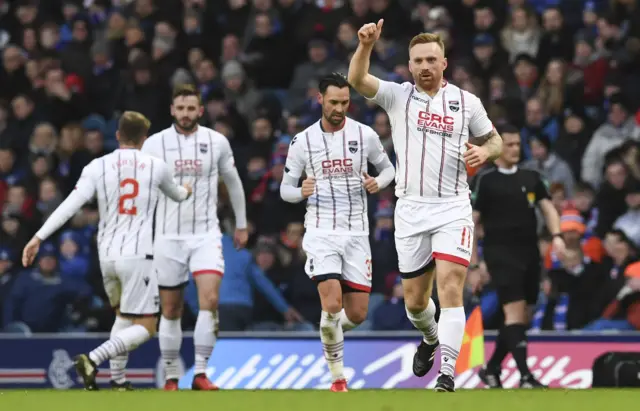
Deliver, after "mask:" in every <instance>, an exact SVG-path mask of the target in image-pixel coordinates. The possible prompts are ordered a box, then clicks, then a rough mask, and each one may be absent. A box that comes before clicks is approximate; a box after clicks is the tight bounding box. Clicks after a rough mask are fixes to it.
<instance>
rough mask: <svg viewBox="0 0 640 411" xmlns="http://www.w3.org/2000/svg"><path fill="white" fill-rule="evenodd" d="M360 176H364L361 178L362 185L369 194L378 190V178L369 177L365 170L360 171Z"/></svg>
mask: <svg viewBox="0 0 640 411" xmlns="http://www.w3.org/2000/svg"><path fill="white" fill-rule="evenodd" d="M362 177H364V180H362V185H363V186H364V188H365V189H366V190H367V191H368V192H369V194H375V193H377V192H378V191H380V187H378V180H376V179H375V178H373V177H371V176H370V175H369V174H367V172H366V171H365V172H363V173H362Z"/></svg>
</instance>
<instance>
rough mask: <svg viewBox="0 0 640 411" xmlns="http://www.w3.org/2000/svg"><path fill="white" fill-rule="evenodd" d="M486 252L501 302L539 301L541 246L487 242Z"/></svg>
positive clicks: (490, 271) (529, 302) (487, 261)
mask: <svg viewBox="0 0 640 411" xmlns="http://www.w3.org/2000/svg"><path fill="white" fill-rule="evenodd" d="M483 254H484V261H485V263H486V264H487V270H488V271H489V274H490V275H491V282H492V283H493V285H494V286H495V288H496V291H497V293H498V300H499V301H500V304H502V305H505V304H508V303H513V302H516V301H522V300H524V301H526V302H527V304H529V305H531V304H535V303H536V301H537V300H538V293H539V292H540V271H541V266H540V252H539V251H538V247H522V246H516V247H509V246H486V247H485V248H484V251H483Z"/></svg>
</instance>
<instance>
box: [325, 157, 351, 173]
mask: <svg viewBox="0 0 640 411" xmlns="http://www.w3.org/2000/svg"><path fill="white" fill-rule="evenodd" d="M352 173H353V160H352V159H350V158H342V159H335V160H324V161H323V162H322V175H323V176H325V177H331V178H335V177H347V176H350V175H351V174H352Z"/></svg>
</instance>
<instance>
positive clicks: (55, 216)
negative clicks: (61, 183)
mask: <svg viewBox="0 0 640 411" xmlns="http://www.w3.org/2000/svg"><path fill="white" fill-rule="evenodd" d="M96 161H97V160H94V161H92V162H91V163H89V164H88V165H87V166H86V167H85V168H84V169H83V170H82V174H81V175H80V179H78V182H77V183H76V186H75V188H74V189H73V191H72V192H71V194H69V196H68V197H67V198H66V199H65V200H64V201H63V202H62V204H60V205H59V206H58V208H56V210H55V211H54V212H53V213H51V215H50V216H49V218H48V219H47V221H45V223H44V224H43V225H42V227H41V228H40V230H38V232H37V233H36V237H38V238H39V239H40V240H43V241H44V240H46V239H47V238H49V237H50V236H51V235H52V234H53V233H55V232H56V231H58V230H59V229H60V227H62V226H63V225H65V223H66V222H67V221H69V219H71V217H73V216H74V215H75V214H76V213H77V212H78V211H79V210H80V208H81V207H82V206H83V205H84V204H85V203H87V202H88V201H89V200H91V199H92V198H93V197H94V196H95V194H96V180H97V178H98V176H97V172H96V171H95V164H96Z"/></svg>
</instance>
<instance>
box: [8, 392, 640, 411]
mask: <svg viewBox="0 0 640 411" xmlns="http://www.w3.org/2000/svg"><path fill="white" fill-rule="evenodd" d="M639 399H640V389H637V390H620V389H611V390H545V391H533V390H504V391H492V390H460V391H458V392H456V393H453V394H450V393H435V392H433V391H431V390H357V391H356V390H354V391H351V392H348V393H332V392H328V391H318V390H305V391H247V390H236V391H218V392H192V391H182V392H162V391H159V390H145V391H134V392H112V391H99V392H84V391H80V390H71V391H48V390H29V391H23V390H6V391H0V409H1V410H3V411H4V410H6V411H32V410H33V411H128V410H131V411H209V410H215V411H254V410H255V411H334V410H336V411H338V410H339V411H343V410H344V411H360V410H362V411H411V410H425V409H429V410H434V411H485V410H486V411H503V410H504V411H555V410H558V411H569V410H571V409H576V410H580V411H591V410H593V411H622V410H629V409H634V408H636V407H637V406H638V400H639Z"/></svg>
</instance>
